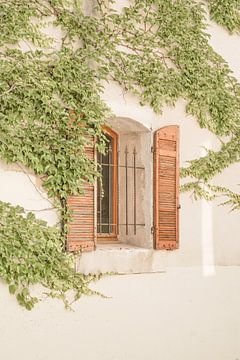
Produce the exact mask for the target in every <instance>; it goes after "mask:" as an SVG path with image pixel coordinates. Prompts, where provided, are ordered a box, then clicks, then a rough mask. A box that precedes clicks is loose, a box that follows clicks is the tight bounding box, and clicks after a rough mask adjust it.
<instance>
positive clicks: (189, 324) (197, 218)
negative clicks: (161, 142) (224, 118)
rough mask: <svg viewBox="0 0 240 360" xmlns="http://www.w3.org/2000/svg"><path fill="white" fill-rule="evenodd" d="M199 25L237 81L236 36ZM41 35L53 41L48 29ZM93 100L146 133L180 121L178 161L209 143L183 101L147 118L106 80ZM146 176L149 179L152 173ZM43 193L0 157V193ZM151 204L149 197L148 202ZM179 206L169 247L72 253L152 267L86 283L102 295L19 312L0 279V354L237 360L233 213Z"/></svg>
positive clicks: (28, 203)
mask: <svg viewBox="0 0 240 360" xmlns="http://www.w3.org/2000/svg"><path fill="white" fill-rule="evenodd" d="M119 4H120V5H121V4H122V5H124V4H125V1H124V0H123V1H121V2H120V1H119ZM209 31H210V33H211V34H212V38H211V40H210V41H211V44H212V46H213V47H214V48H215V49H216V51H218V52H219V53H220V54H221V55H222V56H223V57H224V58H225V59H226V60H227V61H228V62H229V64H230V66H231V68H232V70H233V72H234V74H235V76H236V77H237V78H238V80H240V67H239V60H240V37H237V36H231V37H230V36H229V35H228V34H227V33H226V32H225V31H224V30H223V29H221V28H220V27H218V26H217V25H214V24H210V27H209ZM49 32H51V33H52V34H53V32H54V34H55V38H56V40H57V41H58V39H59V34H58V32H56V31H55V30H53V29H49ZM57 44H58V43H57V42H56V46H59V44H58V45H57ZM103 98H104V99H105V100H106V102H107V103H108V105H109V106H110V107H111V109H112V110H113V112H114V113H115V114H116V116H117V117H118V118H117V120H116V121H121V118H130V119H132V120H135V121H137V122H138V123H139V124H142V125H143V126H144V127H145V128H146V129H148V130H149V131H151V130H152V131H154V130H156V129H158V128H160V127H162V126H165V125H169V124H178V125H180V131H181V164H182V165H184V164H185V161H187V160H189V159H193V158H197V157H199V156H200V155H203V154H204V150H203V149H202V146H207V147H210V148H217V147H218V145H219V144H218V141H217V140H216V138H215V137H214V136H213V135H212V134H210V133H209V132H208V131H207V130H201V129H200V128H199V127H198V125H197V123H196V121H195V120H194V119H192V118H191V117H189V116H188V117H187V116H186V115H185V111H184V106H185V103H184V102H183V101H179V102H178V103H177V105H176V107H175V108H164V110H163V114H162V115H161V116H157V115H156V114H154V113H153V111H152V110H151V109H150V108H149V107H147V106H145V107H141V106H140V105H139V104H138V101H137V99H136V98H135V97H134V96H131V95H126V94H125V96H124V98H123V96H122V91H121V89H120V88H119V87H118V86H117V85H116V84H113V83H110V84H109V85H107V86H106V90H105V93H104V95H103ZM122 121H124V120H123V119H122ZM120 125H121V124H119V126H120ZM115 126H117V124H115ZM149 150H150V149H149ZM146 166H149V167H151V163H148V164H146ZM26 173H27V174H28V175H27V174H26ZM238 174H239V165H233V166H231V167H230V168H229V169H227V170H226V171H224V173H223V174H221V175H220V176H218V177H217V179H216V182H217V183H219V184H221V185H226V186H230V187H231V188H232V189H233V190H238V186H237V185H236V184H237V183H238V182H239V180H238ZM29 176H30V179H29ZM147 181H148V182H149V184H150V183H151V181H152V179H151V178H148V180H147ZM35 186H37V188H38V191H37V190H36V188H35ZM45 198H46V194H45V193H44V191H43V189H42V188H41V185H40V183H39V181H38V180H37V179H36V178H35V176H34V175H33V174H32V173H31V172H28V170H27V169H25V171H24V172H23V171H22V170H21V169H19V167H18V166H17V165H16V166H15V165H14V166H9V165H6V164H4V163H3V162H1V163H0V199H1V200H4V201H8V202H10V203H12V204H14V205H16V204H18V205H21V206H23V207H24V208H25V209H28V210H37V209H38V210H39V209H40V210H43V209H45V208H49V207H51V204H49V202H48V201H47V200H46V199H45ZM151 201H152V200H151V197H150V198H149V199H148V202H149V203H148V205H147V206H149V208H150V209H151ZM181 205H182V209H181V217H180V219H181V220H180V249H179V250H177V251H173V252H166V251H158V252H157V251H153V250H149V249H148V250H147V249H133V248H123V249H122V250H121V251H119V249H117V250H114V248H112V249H110V250H109V249H99V250H98V252H97V258H96V253H95V254H93V253H91V254H85V255H84V256H83V258H82V259H80V263H79V270H83V271H88V270H96V271H97V270H98V269H99V266H100V267H101V269H103V270H105V271H107V270H118V269H121V266H122V267H123V268H124V269H125V270H127V271H130V272H131V271H133V272H138V271H143V272H148V271H150V272H151V271H158V273H155V274H146V273H144V274H141V275H123V276H113V277H106V278H104V279H103V280H101V281H100V282H99V283H97V284H96V285H95V287H96V289H97V290H99V291H102V292H103V293H104V294H106V295H109V296H110V298H109V299H102V298H98V297H90V298H85V297H84V298H83V299H82V300H81V301H80V302H79V303H77V304H76V305H75V312H67V311H65V310H64V308H63V306H62V304H61V303H60V302H59V301H57V300H52V299H51V300H49V299H44V300H43V301H42V302H41V303H40V304H39V305H38V306H37V307H36V308H35V309H34V310H33V311H32V312H30V313H29V312H27V311H26V310H24V309H22V308H20V307H19V306H18V305H17V303H16V300H15V298H14V297H13V296H11V295H9V293H8V290H7V287H6V286H5V285H3V284H0V292H1V296H0V319H1V321H0V332H1V339H0V359H1V360H2V359H3V360H15V359H20V360H22V359H24V360H69V359H71V360H78V359H84V360H132V359H137V360H159V359H162V360H181V359H184V360H192V359H194V360H203V359H204V360H215V359H217V360H229V359H231V360H239V359H240V320H239V319H240V310H239V301H240V299H239V294H240V285H239V284H240V282H239V278H240V268H239V265H240V241H239V230H240V222H239V213H237V212H236V213H229V210H228V208H223V207H218V206H217V203H215V202H214V203H207V202H205V201H200V202H194V201H193V200H192V199H191V198H190V197H189V195H188V194H184V195H183V194H182V195H181ZM36 216H38V217H39V218H42V219H44V220H47V221H48V223H49V224H50V225H51V224H54V223H55V222H56V221H57V215H56V214H55V212H54V211H50V210H49V211H40V212H36ZM123 265H124V266H123ZM161 271H162V272H161ZM35 290H36V291H38V288H36V289H35Z"/></svg>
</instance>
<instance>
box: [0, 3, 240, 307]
mask: <svg viewBox="0 0 240 360" xmlns="http://www.w3.org/2000/svg"><path fill="white" fill-rule="evenodd" d="M86 5H88V6H89V2H85V4H84V3H83V4H82V3H81V2H80V1H78V0H42V1H38V0H28V1H25V0H0V13H1V19H0V28H1V31H0V158H1V159H3V160H4V161H6V162H7V163H18V164H20V165H21V166H22V165H24V166H26V167H27V168H29V169H31V170H32V171H34V173H35V174H36V175H37V176H38V177H39V178H40V179H41V181H42V185H43V187H44V189H45V190H46V191H47V193H48V196H49V199H50V201H51V202H52V203H53V204H54V206H55V207H56V208H57V209H58V210H59V213H60V216H61V217H62V219H63V220H64V219H65V218H66V216H67V215H66V206H65V204H66V198H67V196H68V195H72V194H78V193H79V192H80V191H81V187H82V182H83V181H85V180H88V181H93V180H94V178H95V177H96V176H97V172H96V169H95V166H94V164H93V163H92V162H91V161H90V160H89V159H88V158H87V157H86V155H85V154H84V147H85V146H86V143H87V141H88V140H87V139H88V138H89V137H88V136H86V135H91V136H95V137H97V138H98V139H99V143H98V147H99V150H100V151H104V136H103V135H102V133H101V128H102V126H103V124H104V122H105V120H106V119H107V118H108V117H109V116H110V109H108V107H107V105H106V104H105V103H104V102H103V100H102V98H101V93H102V91H103V89H104V85H105V83H106V82H107V81H115V82H117V83H118V84H120V86H121V87H122V89H123V91H125V92H131V93H133V94H135V95H137V96H138V98H139V101H140V103H141V104H142V105H145V104H148V105H150V106H151V107H152V108H153V110H154V111H155V112H156V113H161V110H162V108H163V106H164V105H174V104H175V103H176V101H177V100H178V99H185V100H186V103H187V106H186V112H187V113H188V114H191V115H193V116H194V117H195V118H196V119H197V120H198V122H199V125H200V127H202V128H206V129H208V130H210V131H211V132H213V133H214V134H216V135H217V136H218V138H220V139H221V144H222V145H221V148H220V150H219V151H212V150H209V151H208V153H207V155H206V156H205V157H202V158H200V159H196V160H193V161H191V162H190V163H189V166H188V167H187V168H185V169H182V177H186V178H188V179H189V178H190V179H191V180H190V181H189V182H187V183H186V184H185V185H184V186H183V190H184V191H189V190H193V192H194V194H195V197H196V198H198V197H202V196H204V197H206V198H211V197H212V196H214V195H212V194H214V193H219V192H220V193H223V194H224V195H225V196H227V197H228V200H227V202H228V203H229V204H231V205H232V206H233V207H234V208H236V207H238V206H239V205H237V201H238V199H239V197H237V196H238V195H235V194H233V193H231V192H230V191H229V190H228V189H224V188H221V187H216V186H215V187H214V186H213V185H211V184H210V180H211V179H212V178H213V177H214V176H215V175H216V174H218V173H219V172H221V171H222V170H223V169H225V168H226V167H228V166H229V165H230V164H232V163H234V162H237V161H239V160H240V150H239V131H240V129H239V119H240V85H239V84H238V82H237V81H236V79H235V78H234V77H233V75H232V72H231V70H230V68H229V66H228V64H227V63H226V62H225V61H224V59H223V58H222V57H221V56H219V55H218V54H217V53H216V52H214V50H213V49H212V48H211V46H210V45H209V43H208V39H209V35H208V34H207V30H206V10H207V9H208V10H209V11H210V16H211V17H212V19H213V20H214V21H216V22H217V23H218V24H220V25H222V26H224V27H225V28H226V29H227V30H229V31H230V32H231V33H233V32H238V31H239V2H238V1H237V0H235V1H231V2H230V1H229V0H221V1H218V0H209V1H205V2H203V3H199V2H198V1H194V0H175V1H173V0H132V1H130V2H129V4H128V5H127V6H126V7H125V8H124V9H122V11H120V12H117V11H115V10H114V6H115V1H113V0H108V1H104V0H97V1H96V2H93V3H92V8H91V9H90V10H91V11H90V13H91V15H87V11H86ZM51 33H52V34H53V35H52V36H51ZM54 34H57V36H55V35H54ZM226 139H227V140H226ZM206 187H208V188H209V189H210V190H211V194H210V193H208V192H207V191H206ZM0 212H1V221H0V237H1V241H0V263H1V265H0V276H1V277H2V279H4V280H5V281H6V282H7V283H8V284H9V290H10V292H11V293H15V294H16V295H17V299H18V301H19V303H20V304H21V305H25V306H26V307H27V308H28V309H31V308H32V307H33V306H34V304H35V303H36V302H37V299H36V298H35V297H32V296H31V295H30V292H29V287H30V286H31V285H33V284H35V283H41V284H42V285H43V286H45V287H46V288H49V294H50V296H54V297H58V298H61V299H62V300H63V301H64V302H65V305H66V306H69V302H68V300H67V296H66V294H67V292H68V290H71V289H73V290H75V294H76V296H75V297H76V298H79V297H80V295H81V294H91V293H93V292H92V291H91V290H90V289H89V287H88V285H89V282H90V281H91V280H92V279H93V278H94V277H93V276H83V275H81V274H78V273H76V272H75V271H74V269H73V267H72V264H73V259H74V257H73V255H70V254H66V253H64V252H62V249H63V247H64V245H63V244H64V231H63V232H61V231H60V230H59V229H58V228H57V227H56V228H55V227H54V228H51V227H48V226H47V225H46V224H45V223H43V222H42V221H39V220H37V219H36V218H35V216H34V215H33V214H32V213H28V214H26V213H25V212H24V210H23V209H21V208H19V207H16V208H14V207H12V206H11V205H9V204H6V203H3V202H0Z"/></svg>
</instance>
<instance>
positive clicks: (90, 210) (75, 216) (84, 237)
mask: <svg viewBox="0 0 240 360" xmlns="http://www.w3.org/2000/svg"><path fill="white" fill-rule="evenodd" d="M92 144H93V145H91V146H87V147H86V148H85V151H86V153H87V155H88V157H89V159H91V160H94V159H95V148H94V140H93V139H92ZM95 194H96V185H95V184H90V183H89V182H86V183H85V184H84V185H83V194H81V195H78V196H69V197H68V199H67V206H68V209H69V210H71V211H72V215H71V220H70V221H69V223H68V234H67V248H68V250H69V251H77V250H82V251H91V250H94V248H95V243H96V214H95V212H96V210H95V209H96V196H95Z"/></svg>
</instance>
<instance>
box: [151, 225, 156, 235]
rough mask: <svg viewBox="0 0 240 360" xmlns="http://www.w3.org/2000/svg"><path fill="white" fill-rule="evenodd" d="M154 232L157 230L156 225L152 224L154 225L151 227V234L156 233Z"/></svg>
mask: <svg viewBox="0 0 240 360" xmlns="http://www.w3.org/2000/svg"><path fill="white" fill-rule="evenodd" d="M154 232H155V227H154V226H152V227H151V234H154Z"/></svg>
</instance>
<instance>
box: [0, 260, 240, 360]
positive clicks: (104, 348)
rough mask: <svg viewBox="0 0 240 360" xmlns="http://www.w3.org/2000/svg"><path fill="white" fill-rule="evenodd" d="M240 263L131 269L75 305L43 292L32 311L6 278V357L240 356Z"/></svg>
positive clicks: (2, 301)
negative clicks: (206, 271)
mask: <svg viewBox="0 0 240 360" xmlns="http://www.w3.org/2000/svg"><path fill="white" fill-rule="evenodd" d="M239 278H240V268H239V267H238V268H233V267H224V268H218V269H217V271H216V273H215V275H214V276H204V275H203V273H202V271H201V270H200V269H196V268H189V269H186V268H185V269H183V268H182V269H180V268H177V269H171V270H168V271H167V273H159V274H148V275H130V276H129V275H124V276H118V277H109V278H105V279H103V280H101V281H100V282H99V283H97V284H96V285H95V288H96V289H98V290H100V291H102V292H103V293H104V294H106V295H108V296H110V298H109V299H102V298H99V297H90V298H83V299H82V300H80V302H78V303H77V304H76V305H75V306H74V309H75V312H67V311H66V310H64V308H63V306H62V304H61V303H60V302H58V301H57V300H44V301H43V302H42V303H41V304H39V305H38V306H37V307H36V309H34V310H33V311H31V312H27V311H26V310H24V309H21V308H19V306H18V305H17V304H16V301H15V299H14V297H13V296H11V295H9V294H8V290H7V288H6V287H4V286H2V285H1V284H0V292H1V298H0V319H1V321H0V332H1V339H0V345H1V346H0V359H1V360H16V359H19V360H20V359H21V360H80V359H84V360H193V359H194V360H237V359H238V360H239V359H240V341H239V339H240V322H239V319H240V309H239V300H240V299H239V294H240V282H239Z"/></svg>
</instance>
